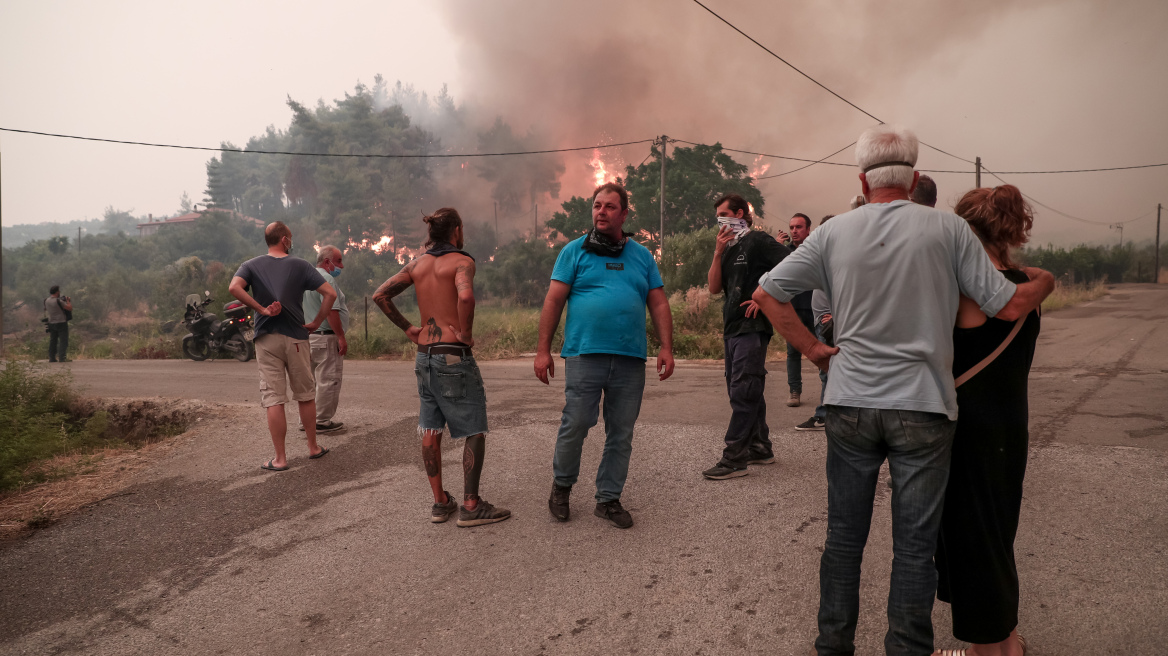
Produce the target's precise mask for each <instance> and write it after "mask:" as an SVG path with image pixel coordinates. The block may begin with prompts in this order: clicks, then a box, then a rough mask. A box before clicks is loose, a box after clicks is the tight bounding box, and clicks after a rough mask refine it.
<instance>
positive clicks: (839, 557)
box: [753, 125, 1054, 656]
mask: <svg viewBox="0 0 1168 656" xmlns="http://www.w3.org/2000/svg"><path fill="white" fill-rule="evenodd" d="M917 144H918V142H917V138H916V136H915V135H913V134H912V133H911V132H909V131H908V130H905V129H903V128H898V127H893V126H888V125H879V126H876V127H873V128H871V129H869V130H867V131H866V132H864V134H862V135H861V136H860V139H859V141H858V142H857V144H856V161H857V163H858V164H859V166H860V184H861V187H862V189H863V192H864V196H865V197H866V199H867V201H868V202H867V204H865V205H863V206H861V207H859V208H857V209H854V210H852V211H850V212H847V213H846V214H840V215H838V216H836V217H834V218H833V219H832V220H831V221H830V222H829V223H827V224H826V225H823V226H820V228H819V229H818V230H816V231H815V232H813V233H811V235H810V236H809V237H808V238H807V240H806V241H804V242H803V246H802V247H800V248H799V249H798V250H797V251H795V252H794V253H792V254H791V255H790V256H788V257H787V258H786V259H785V260H783V261H782V262H781V263H779V264H778V265H777V266H776V267H775V268H774V269H772V270H771V271H770V272H768V273H767V274H765V275H764V276H763V277H762V279H761V280H760V281H759V282H760V284H759V288H758V290H757V291H755V293H754V296H753V298H754V300H755V302H756V303H758V305H759V306H760V307H761V308H762V311H763V312H764V313H766V316H767V317H768V318H769V319H770V320H771V323H772V325H773V326H774V327H775V330H777V331H778V332H779V333H780V334H782V335H783V337H784V338H786V339H787V341H788V342H789V343H791V344H793V345H794V347H795V348H797V349H799V351H801V352H802V353H804V354H805V355H806V356H807V357H808V358H809V359H810V360H811V361H812V362H814V363H815V364H816V365H817V366H818V367H820V368H821V369H826V368H827V367H828V363H829V361H830V366H831V375H830V376H829V377H828V382H827V390H826V393H825V397H824V404H825V405H826V406H827V418H826V424H827V426H826V427H827V483H828V519H827V539H826V541H825V543H824V550H823V557H822V559H821V561H820V570H819V586H820V604H819V618H818V621H819V637H818V639H816V641H815V648H816V651H817V653H818V654H819V655H820V656H827V655H829V654H852V653H854V652H855V645H854V638H855V632H856V621H857V618H858V615H859V606H860V564H861V560H862V558H863V554H864V545H865V544H866V542H867V540H868V530H869V528H870V526H871V521H872V502H873V499H874V496H875V493H876V485H877V480H878V477H879V473H880V467H881V464H882V463H883V462H884V460H885V459H887V460H888V467H889V473H890V475H891V478H892V481H891V487H892V503H891V509H892V540H893V554H894V556H893V562H892V578H891V583H890V590H889V594H888V631H887V633H886V635H885V638H884V646H885V651H886V653H888V654H889V655H910V654H911V655H920V656H924V655H927V654H931V653H932V651H933V626H932V618H931V613H932V608H933V599H934V595H935V593H936V589H937V572H936V569H935V568H934V566H933V553H934V551H935V549H936V543H937V533H938V530H939V526H940V521H941V509H942V505H943V501H944V495H945V486H946V483H947V482H948V478H949V459H950V454H951V448H952V445H953V435H954V429H955V424H956V419H957V396H956V391H955V388H954V383H953V373H952V364H953V337H952V333H953V326H954V322H955V319H956V317H957V305H958V300H959V299H960V297H961V296H962V295H964V296H966V297H968V298H970V299H973V300H974V301H975V302H976V303H977V304H978V306H980V307H981V310H982V311H983V312H984V313H985V314H986V316H991V317H993V316H996V317H998V318H1001V319H1007V320H1013V319H1017V318H1018V317H1024V316H1026V315H1027V314H1028V313H1029V312H1030V311H1031V310H1032V309H1034V308H1036V307H1038V306H1039V305H1040V304H1041V302H1042V299H1044V298H1045V297H1046V296H1047V295H1048V294H1049V293H1050V291H1051V290H1052V289H1053V288H1054V278H1053V277H1052V276H1051V275H1050V274H1049V273H1047V272H1045V271H1041V270H1038V269H1028V270H1027V271H1026V273H1027V275H1029V276H1030V280H1031V281H1032V282H1028V283H1024V284H1019V285H1015V284H1014V283H1012V282H1010V281H1008V280H1007V279H1006V278H1005V276H1003V275H1002V273H1001V272H999V271H998V270H997V269H995V268H994V265H993V263H992V262H991V261H990V259H989V257H988V256H987V255H986V254H985V249H984V248H983V247H982V245H981V243H980V242H979V241H978V238H977V237H976V236H975V235H974V233H973V231H972V230H971V229H970V228H969V225H968V224H967V223H966V222H965V221H963V220H962V219H961V218H960V217H958V216H957V215H955V214H951V213H949V212H942V211H938V210H935V209H932V208H929V207H925V206H922V205H917V204H915V203H913V202H911V201H910V200H909V194H910V193H911V192H912V189H913V187H914V186H915V185H916V181H917V176H918V174H917V173H916V172H915V171H914V170H913V169H914V167H915V166H916V161H917V148H918V145H917ZM808 289H821V290H823V291H824V292H825V293H826V294H827V296H828V298H829V299H830V302H831V307H832V310H833V312H832V316H833V320H834V324H835V347H834V348H832V347H828V346H826V345H825V344H823V343H821V342H819V341H818V340H816V339H815V337H814V336H813V335H812V334H811V332H810V331H808V330H807V328H806V327H804V325H803V323H802V321H800V320H799V317H798V316H797V315H796V313H795V311H794V310H793V309H792V308H791V305H790V300H791V298H792V297H793V296H794V295H795V294H797V293H799V292H802V291H805V290H808Z"/></svg>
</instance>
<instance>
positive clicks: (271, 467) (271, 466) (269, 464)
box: [260, 458, 288, 471]
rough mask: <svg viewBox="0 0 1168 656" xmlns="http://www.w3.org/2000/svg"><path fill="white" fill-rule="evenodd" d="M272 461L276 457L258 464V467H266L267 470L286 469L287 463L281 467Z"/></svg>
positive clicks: (274, 460)
mask: <svg viewBox="0 0 1168 656" xmlns="http://www.w3.org/2000/svg"><path fill="white" fill-rule="evenodd" d="M274 462H276V459H275V458H272V459H271V460H269V461H267V462H265V463H264V464H262V465H260V469H266V470H268V471H288V465H284V466H283V467H276V466H275V465H273V464H272V463H274Z"/></svg>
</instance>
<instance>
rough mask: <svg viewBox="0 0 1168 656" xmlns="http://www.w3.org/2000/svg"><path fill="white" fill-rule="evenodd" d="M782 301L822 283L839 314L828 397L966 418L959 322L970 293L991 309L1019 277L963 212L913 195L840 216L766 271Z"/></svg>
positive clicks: (765, 282) (764, 282)
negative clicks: (956, 369)
mask: <svg viewBox="0 0 1168 656" xmlns="http://www.w3.org/2000/svg"><path fill="white" fill-rule="evenodd" d="M759 286H760V287H762V289H763V290H765V291H766V292H767V293H768V294H770V295H771V296H774V297H775V298H776V299H778V300H780V301H782V302H790V300H791V297H792V296H794V295H795V294H796V293H798V292H801V291H805V290H808V289H822V290H823V291H824V292H825V293H826V294H827V298H826V300H827V302H828V303H829V304H830V307H831V310H832V313H831V314H832V318H833V320H834V322H835V345H836V346H837V347H839V350H840V352H839V354H838V355H836V356H834V357H832V359H831V365H830V366H831V371H830V375H829V376H828V378H827V391H826V393H825V394H824V399H823V402H824V403H825V404H828V405H848V406H857V407H861V408H885V409H894V410H918V411H921V412H937V413H941V414H945V415H948V416H949V418H950V419H957V392H956V390H955V389H954V387H953V325H954V323H955V322H956V320H957V304H958V300H959V298H960V297H961V295H965V296H967V297H969V298H971V299H973V300H974V301H975V302H976V303H977V304H978V305H979V306H980V307H981V310H982V312H985V313H986V315H987V316H991V317H992V316H994V315H995V314H997V313H998V312H999V311H1001V309H1002V308H1003V307H1005V305H1006V303H1008V302H1009V301H1010V299H1011V298H1012V297H1013V296H1014V291H1015V289H1016V286H1015V285H1014V283H1012V282H1010V281H1009V280H1006V277H1005V276H1003V275H1002V273H1001V272H1000V271H998V270H997V269H996V268H994V265H993V263H992V262H990V258H989V256H988V255H986V252H985V248H984V247H983V246H982V244H981V242H980V241H979V240H978V238H977V236H976V235H974V234H973V230H972V229H971V228H970V227H969V225H968V224H967V223H966V222H965V220H964V219H962V218H961V217H959V216H957V215H956V214H952V213H949V212H942V211H940V210H935V209H932V208H930V207H925V206H923V205H917V204H915V203H912V202H910V201H907V200H898V201H893V202H891V203H874V204H868V205H864V206H861V207H860V208H858V209H855V210H852V211H851V212H848V213H846V214H840V215H839V216H836V217H834V218H833V219H832V220H831V221H829V222H828V223H826V224H824V225H822V226H820V227H819V228H818V229H817V230H815V231H814V232H812V233H811V236H809V237H808V238H807V240H806V241H804V242H803V245H802V246H801V247H800V248H799V249H798V250H796V251H795V252H794V253H792V254H791V255H788V256H787V258H786V259H785V260H783V261H782V262H780V263H779V265H778V266H776V267H775V268H774V269H771V270H770V272H768V273H766V274H765V275H763V277H762V278H761V279H760V280H759Z"/></svg>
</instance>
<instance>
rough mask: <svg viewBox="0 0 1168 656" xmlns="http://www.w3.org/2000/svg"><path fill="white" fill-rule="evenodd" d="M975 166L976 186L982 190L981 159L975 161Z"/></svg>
mask: <svg viewBox="0 0 1168 656" xmlns="http://www.w3.org/2000/svg"><path fill="white" fill-rule="evenodd" d="M974 166H976V167H977V173H976V174H975V177H974V186H976V187H977V188H978V189H981V158H980V157H978V158H977V160H976V161H974Z"/></svg>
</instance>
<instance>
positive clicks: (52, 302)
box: [45, 296, 66, 323]
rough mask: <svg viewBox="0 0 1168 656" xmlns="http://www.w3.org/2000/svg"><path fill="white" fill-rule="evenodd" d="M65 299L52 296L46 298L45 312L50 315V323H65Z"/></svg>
mask: <svg viewBox="0 0 1168 656" xmlns="http://www.w3.org/2000/svg"><path fill="white" fill-rule="evenodd" d="M64 305H65V299H63V298H61V297H60V296H58V297H56V298H53V297H52V296H50V297H48V298H46V299H45V313H46V314H48V316H49V323H65V321H66V319H65V308H64V307H63V306H64Z"/></svg>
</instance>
